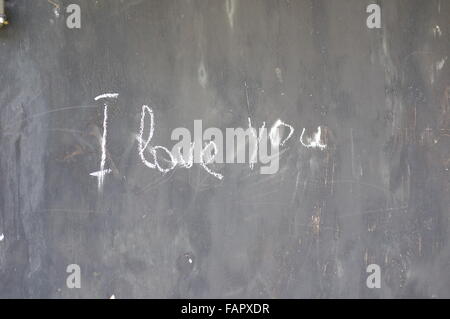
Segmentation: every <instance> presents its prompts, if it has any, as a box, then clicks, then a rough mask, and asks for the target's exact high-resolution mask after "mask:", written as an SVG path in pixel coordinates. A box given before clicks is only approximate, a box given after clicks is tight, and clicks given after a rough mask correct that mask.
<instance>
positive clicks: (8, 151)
mask: <svg viewBox="0 0 450 319" xmlns="http://www.w3.org/2000/svg"><path fill="white" fill-rule="evenodd" d="M53 2H54V3H56V4H57V5H59V6H60V10H59V15H58V14H56V13H57V12H56V11H55V10H56V9H55V5H53V4H51V3H50V2H49V1H47V0H33V1H31V0H7V9H8V14H9V17H10V20H11V24H10V25H9V26H8V27H7V28H4V29H2V30H0V129H1V130H0V180H1V183H0V213H1V214H0V233H3V234H4V239H3V241H1V242H0V297H3V298H8V297H25V298H37V297H43V298H80V297H81V298H109V296H111V295H112V294H114V295H115V296H116V297H117V298H142V297H149V298H156V297H158V298H167V297H181V298H184V297H198V298H206V297H219V298H241V297H249V298H331V297H337V298H348V297H352V298H372V297H374V298H405V297H437V298H443V297H447V298H448V297H450V276H449V273H450V243H449V234H448V231H449V226H450V224H449V213H450V211H449V198H450V197H449V186H450V183H449V167H450V147H449V145H450V138H449V135H450V116H449V115H450V106H449V105H450V104H449V103H450V100H449V98H450V88H449V85H450V83H449V79H450V74H449V70H450V69H449V67H448V63H450V62H449V61H448V60H447V58H448V55H449V49H450V28H449V15H450V1H447V0H426V1H425V0H420V1H419V0H395V1H394V0H389V1H388V0H385V1H378V3H379V4H380V5H381V7H382V10H383V11H382V29H379V30H369V29H368V28H367V27H366V18H367V16H368V14H367V13H366V12H365V11H366V6H367V5H368V4H370V3H372V2H375V0H374V1H368V0H364V1H361V0H339V1H338V0H333V1H325V0H298V1H296V0H266V1H263V0H240V1H231V0H230V1H213V0H210V1H204V0H198V1H194V0H190V1H189V0H178V1H172V0H164V1H145V0H140V1H139V0H129V1H119V0H98V1H88V0H84V1H75V0H73V1H58V0H54V1H53ZM70 3H78V4H80V6H81V10H82V27H81V29H80V30H69V29H68V28H67V27H66V24H65V19H66V17H67V14H66V13H65V6H67V5H68V4H70ZM232 7H233V8H234V16H233V17H232V19H230V18H229V16H228V14H227V8H228V10H230V8H232ZM436 26H439V28H437V27H436ZM442 61H444V65H443V67H442ZM441 67H442V68H441ZM202 77H203V78H202ZM202 79H203V80H204V82H202V81H201V80H202ZM202 83H203V86H202ZM110 91H112V92H118V93H120V98H119V99H118V101H117V103H115V104H114V105H113V106H111V114H110V122H109V136H108V145H107V148H108V151H109V153H110V155H111V159H112V161H113V162H114V164H115V166H116V167H117V171H118V173H116V174H114V175H108V176H107V177H106V180H105V187H104V191H103V194H99V192H98V191H97V182H96V179H95V178H93V177H90V176H89V173H91V172H93V171H96V170H98V167H99V159H100V148H99V145H98V140H97V139H96V138H95V136H94V135H95V132H97V133H98V132H99V129H98V127H99V126H100V127H101V123H102V122H101V121H102V108H101V105H100V104H96V103H94V101H93V98H94V97H95V96H97V95H98V94H100V93H104V92H110ZM247 96H248V100H249V105H247ZM147 103H148V104H151V105H152V106H153V108H154V110H155V113H156V123H157V128H156V136H155V139H154V140H155V143H156V144H158V145H165V146H170V147H171V145H173V144H174V143H173V142H171V141H170V132H171V131H172V129H174V128H176V127H187V128H189V129H191V130H192V127H193V121H194V119H202V120H203V124H204V127H208V126H215V127H219V128H226V127H246V126H247V118H248V117H249V116H250V117H251V118H252V120H253V123H254V125H255V126H259V125H261V123H262V122H263V121H266V122H267V123H273V122H274V121H275V120H276V119H278V118H281V119H283V120H285V121H286V122H288V123H290V124H292V125H293V126H294V127H295V128H296V135H295V137H296V139H298V136H299V133H300V132H301V128H303V127H305V128H307V130H308V131H312V130H314V129H315V128H316V127H317V126H318V125H321V126H322V127H323V129H324V138H325V139H326V142H327V144H328V148H327V150H326V151H323V152H321V151H318V150H307V149H305V148H304V147H300V144H299V143H297V142H294V141H292V142H289V143H288V145H287V147H286V151H285V152H284V153H283V155H282V156H281V160H280V171H279V172H278V173H277V174H275V175H260V174H259V172H258V170H256V169H255V170H254V171H251V170H250V169H249V168H248V166H247V165H236V164H226V165H223V166H222V167H218V169H220V171H221V172H222V173H223V174H224V176H225V177H224V180H223V181H222V182H220V181H217V180H215V179H214V178H212V177H209V176H208V175H207V174H206V173H205V172H204V171H203V170H202V169H201V168H199V167H198V165H195V166H194V167H193V168H191V169H189V170H188V169H177V170H176V171H174V172H172V173H170V174H167V175H165V176H163V175H161V174H160V173H158V172H157V171H155V170H151V169H148V168H146V167H144V166H143V164H142V163H141V162H140V160H139V157H138V153H137V145H136V142H135V139H134V137H135V134H136V133H137V132H138V129H139V115H140V108H141V106H142V104H147ZM189 259H191V260H192V261H193V262H192V263H189ZM72 263H76V264H79V265H80V266H81V270H82V288H81V289H72V290H70V289H68V288H67V287H66V276H67V273H66V267H67V265H69V264H72ZM370 263H377V264H379V265H380V266H381V269H382V284H381V285H382V286H381V289H373V290H370V289H368V288H367V287H366V284H365V281H366V277H367V274H366V271H365V270H366V266H367V265H368V264H370Z"/></svg>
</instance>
